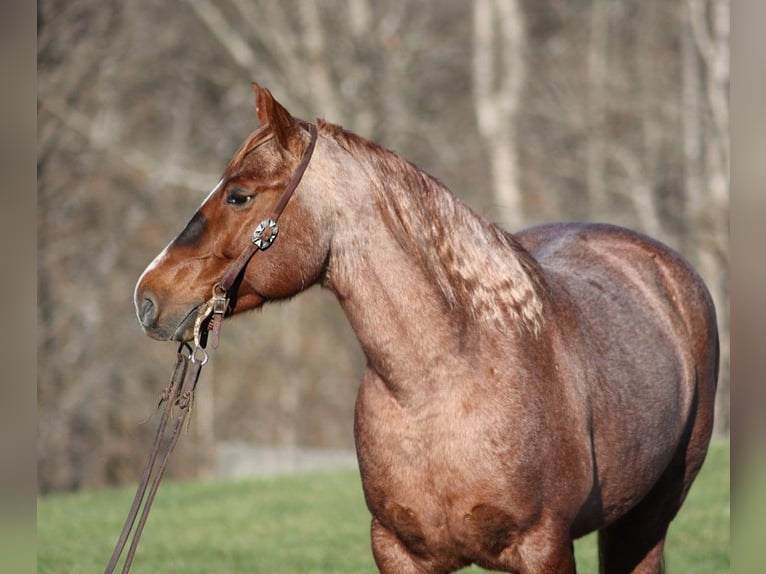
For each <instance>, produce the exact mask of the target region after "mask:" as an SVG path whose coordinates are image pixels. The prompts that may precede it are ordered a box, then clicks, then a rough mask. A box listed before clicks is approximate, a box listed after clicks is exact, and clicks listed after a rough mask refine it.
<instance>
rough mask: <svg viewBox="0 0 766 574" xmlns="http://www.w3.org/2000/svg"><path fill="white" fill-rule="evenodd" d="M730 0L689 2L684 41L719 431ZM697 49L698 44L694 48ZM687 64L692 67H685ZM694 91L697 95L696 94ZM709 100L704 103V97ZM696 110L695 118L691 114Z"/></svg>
mask: <svg viewBox="0 0 766 574" xmlns="http://www.w3.org/2000/svg"><path fill="white" fill-rule="evenodd" d="M729 9H730V3H729V0H687V2H686V16H687V18H686V21H687V22H688V26H687V30H686V31H685V32H686V36H687V37H686V38H685V39H684V42H685V44H684V68H685V69H684V90H683V94H684V97H685V98H688V99H685V100H684V106H688V107H685V108H684V110H685V151H686V154H685V158H686V162H687V165H686V180H687V181H686V183H687V192H688V194H689V195H688V198H687V199H688V201H689V210H690V216H691V218H692V220H693V221H694V224H695V227H696V229H695V230H694V232H693V233H692V236H693V239H692V241H693V244H694V245H695V247H696V251H697V252H696V263H697V268H698V270H699V272H700V274H701V275H702V276H703V278H704V279H705V280H706V282H707V284H708V287H709V288H710V292H711V295H712V296H713V301H714V302H715V305H716V309H717V311H718V326H719V329H720V332H721V374H720V386H719V392H718V396H717V403H716V426H715V432H716V433H721V432H725V431H726V430H728V428H729V388H730V380H729V357H730V345H729V333H730V328H729V306H728V304H727V283H726V277H727V273H726V267H727V265H728V253H729V230H728V216H729V208H728V199H729V198H728V196H729V183H728V182H729V166H730V153H729V141H730V138H729V108H728V89H729ZM693 48H696V52H695V51H694V49H693ZM687 67H688V69H687ZM692 92H695V93H696V94H698V95H694V94H693V93H692ZM700 95H701V96H703V97H704V98H705V102H706V104H707V105H706V106H704V105H703V103H702V101H701V100H700ZM695 108H696V117H693V114H694V113H695Z"/></svg>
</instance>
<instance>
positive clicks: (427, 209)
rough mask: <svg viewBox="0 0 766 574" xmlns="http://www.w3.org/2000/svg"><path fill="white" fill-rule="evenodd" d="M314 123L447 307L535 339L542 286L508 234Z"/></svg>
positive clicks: (364, 145) (394, 159)
mask: <svg viewBox="0 0 766 574" xmlns="http://www.w3.org/2000/svg"><path fill="white" fill-rule="evenodd" d="M320 125H321V128H322V130H323V132H324V133H326V134H329V135H332V136H333V137H334V138H335V139H336V141H338V143H340V144H341V145H342V146H343V147H344V148H345V149H347V150H348V151H349V152H350V153H351V154H352V155H354V157H355V158H356V159H357V160H358V161H359V162H360V165H362V166H363V167H364V169H365V170H366V171H367V174H368V176H369V178H370V180H371V181H372V182H373V186H372V187H373V193H374V199H375V202H376V205H377V207H378V209H379V211H380V214H381V216H382V219H383V221H384V223H385V225H387V226H388V228H389V229H390V231H391V233H392V234H393V235H394V237H395V238H396V240H397V241H398V242H399V243H400V245H401V246H402V248H403V249H405V250H406V251H408V252H409V253H410V254H411V255H413V256H414V257H415V258H416V259H417V260H419V262H420V263H421V265H422V266H423V268H424V269H425V271H426V272H427V273H428V275H430V277H431V278H432V279H433V281H434V282H435V283H436V285H437V286H438V288H439V291H440V292H441V294H442V296H443V298H444V300H445V301H446V303H447V304H448V306H449V307H450V308H451V309H453V310H454V311H456V312H459V313H465V314H467V316H468V318H470V319H471V320H473V321H476V322H479V323H482V324H484V325H486V326H490V327H493V328H499V329H502V328H503V327H506V326H507V325H508V324H509V323H513V324H515V325H518V326H519V327H521V328H522V329H524V330H526V331H528V332H531V333H534V334H537V333H539V331H540V328H541V325H542V321H543V306H544V305H543V302H544V299H545V298H546V285H545V281H544V279H543V276H542V273H541V271H540V268H539V266H538V265H537V262H536V261H535V260H534V259H533V258H532V256H531V255H530V254H529V253H528V252H527V251H526V250H525V249H524V248H523V247H521V245H520V244H519V243H518V242H517V241H516V240H515V239H514V238H513V236H512V235H510V234H508V233H506V232H504V231H503V230H502V229H500V228H499V227H498V226H496V225H495V224H493V223H492V222H490V221H489V220H487V219H485V218H483V217H481V216H480V215H478V214H477V213H475V212H474V211H472V210H471V208H470V207H468V206H467V205H466V204H465V203H463V202H462V201H461V200H460V199H458V198H457V197H455V196H454V195H453V194H452V193H451V192H450V191H449V190H448V189H447V188H446V186H444V185H443V184H442V183H441V182H439V181H438V180H437V179H435V178H433V177H432V176H430V175H428V174H427V173H426V172H424V171H422V170H421V169H419V168H418V167H417V166H415V165H414V164H412V163H410V162H408V161H406V160H405V159H403V158H401V157H400V156H398V155H397V154H396V153H394V152H392V151H390V150H387V149H384V148H382V147H381V146H378V145H377V144H375V143H372V142H369V141H367V140H365V139H363V138H361V137H359V136H356V135H355V134H352V133H350V132H346V131H345V130H343V129H342V128H339V127H338V126H334V125H332V124H327V123H324V122H323V123H321V124H320Z"/></svg>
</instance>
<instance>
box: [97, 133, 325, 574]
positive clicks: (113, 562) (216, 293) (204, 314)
mask: <svg viewBox="0 0 766 574" xmlns="http://www.w3.org/2000/svg"><path fill="white" fill-rule="evenodd" d="M299 123H300V125H301V126H302V127H303V128H305V129H306V130H307V131H308V132H309V135H310V136H311V137H310V139H309V143H308V145H307V146H306V149H305V150H304V151H303V156H302V157H301V161H300V163H299V164H298V167H297V168H296V170H295V172H294V173H293V175H292V177H291V178H290V181H288V182H287V186H286V187H285V190H284V191H283V192H282V196H281V197H280V198H279V201H278V202H277V204H276V205H275V206H274V210H273V211H272V212H271V215H269V217H268V218H266V219H264V220H263V221H261V222H260V223H259V224H258V225H257V226H256V228H255V230H254V231H253V237H252V241H251V243H250V245H248V246H247V247H246V248H245V249H244V251H242V253H241V254H240V255H239V257H238V258H237V259H236V260H234V261H233V262H232V263H231V265H229V267H228V268H227V269H226V272H225V273H224V275H223V277H222V278H221V281H220V282H219V283H216V285H215V286H214V287H213V296H212V297H211V298H210V299H209V300H208V301H207V302H205V303H204V304H203V305H201V306H200V308H199V310H198V311H197V318H196V320H195V322H194V347H193V348H192V347H191V346H190V345H189V344H188V343H181V345H180V347H179V348H178V353H177V358H176V365H175V368H174V369H173V374H172V375H171V377H170V383H169V385H168V387H167V388H166V389H165V391H163V393H162V395H161V398H160V403H159V405H158V407H159V406H160V405H162V404H163V403H165V408H164V409H163V412H162V415H161V418H160V422H159V426H158V427H157V433H156V435H155V437H154V442H153V443H152V447H151V449H150V451H149V456H148V457H147V460H146V464H145V465H144V472H143V475H142V477H141V481H140V482H139V485H138V488H137V489H136V495H135V497H134V499H133V504H132V505H131V507H130V511H129V512H128V517H127V519H126V520H125V524H124V526H123V528H122V532H120V536H119V538H118V539H117V544H116V545H115V547H114V551H113V552H112V556H111V558H110V560H109V563H108V564H107V567H106V569H105V570H104V574H112V573H113V572H114V569H115V568H116V567H117V563H118V562H119V560H120V556H121V555H122V552H123V550H124V548H125V545H126V543H127V541H128V537H129V535H130V532H131V530H133V526H134V524H135V521H136V518H137V517H138V512H139V508H141V517H140V519H139V521H138V525H137V526H136V530H135V531H133V537H132V540H131V543H130V547H129V549H128V553H127V555H126V557H125V561H124V563H123V566H122V573H123V574H126V573H127V572H128V571H129V570H130V566H131V564H132V563H133V557H134V555H135V553H136V549H137V547H138V541H139V539H140V538H141V533H142V532H143V528H144V524H145V523H146V520H147V518H148V516H149V509H150V508H151V506H152V502H153V501H154V497H155V495H156V493H157V489H158V488H159V485H160V481H161V480H162V477H163V475H164V474H165V470H166V468H167V464H168V461H169V459H170V455H171V453H172V452H173V449H174V448H175V445H176V442H177V441H178V437H179V436H180V434H181V429H182V428H183V427H184V422H185V420H186V417H187V415H188V413H190V412H191V408H192V403H193V401H194V391H195V390H196V388H197V381H198V379H199V376H200V372H201V370H202V366H203V365H204V364H205V363H206V362H207V359H208V356H207V352H206V351H205V345H206V343H207V333H208V332H209V333H211V336H212V339H211V344H212V346H213V348H216V347H218V338H219V333H220V329H221V323H222V322H223V317H224V315H225V314H226V311H227V309H228V306H229V298H228V293H229V290H230V289H231V288H232V286H233V285H234V283H235V282H236V280H237V277H239V275H240V273H242V271H243V269H244V268H245V267H246V266H247V263H248V262H249V261H250V259H251V258H252V256H253V255H254V254H255V253H256V251H259V250H260V251H264V250H266V249H268V248H269V247H270V246H271V244H272V243H274V240H275V239H276V237H277V234H278V233H279V226H278V225H277V222H278V221H279V216H280V215H282V212H283V211H284V209H285V207H286V206H287V203H288V202H289V201H290V197H292V195H293V192H294V191H295V188H296V187H298V184H299V183H300V181H301V178H302V177H303V174H304V172H305V171H306V168H307V167H308V165H309V161H310V160H311V155H312V154H313V153H314V146H315V145H316V140H317V127H316V126H315V125H314V124H312V123H308V122H304V121H302V120H299ZM208 319H210V320H209V321H207V320H208ZM206 322H207V326H206V328H205V323H206ZM173 407H176V408H177V410H178V414H177V415H176V418H175V423H174V424H173V430H172V434H171V438H170V442H169V443H168V445H167V448H166V449H165V451H164V453H163V455H162V457H161V460H160V465H159V467H158V469H157V471H156V472H154V473H153V471H154V464H155V461H156V460H157V455H158V453H159V450H160V443H161V442H162V437H163V435H164V434H165V431H166V428H167V427H168V422H169V420H170V419H171V418H172V416H173V415H172V411H173ZM152 474H154V477H153V479H152V484H151V488H150V489H149V495H148V497H146V489H147V486H148V485H149V480H150V479H151V478H152ZM142 505H143V507H142Z"/></svg>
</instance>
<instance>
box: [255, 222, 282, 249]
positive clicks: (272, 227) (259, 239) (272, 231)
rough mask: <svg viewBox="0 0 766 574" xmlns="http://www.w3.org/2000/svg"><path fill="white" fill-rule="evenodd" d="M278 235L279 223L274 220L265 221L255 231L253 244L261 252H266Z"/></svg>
mask: <svg viewBox="0 0 766 574" xmlns="http://www.w3.org/2000/svg"><path fill="white" fill-rule="evenodd" d="M278 233H279V226H278V225H277V222H276V221H274V220H273V219H264V220H263V221H261V222H260V223H259V224H258V226H257V227H256V228H255V231H253V244H254V245H255V246H256V247H257V248H258V249H260V250H261V251H265V250H266V249H268V248H269V247H271V244H272V243H274V240H275V239H276V238H277V234H278Z"/></svg>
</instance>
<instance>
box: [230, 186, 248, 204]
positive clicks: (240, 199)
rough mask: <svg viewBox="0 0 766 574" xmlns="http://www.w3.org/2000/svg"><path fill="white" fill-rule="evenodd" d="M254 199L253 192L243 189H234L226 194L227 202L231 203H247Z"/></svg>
mask: <svg viewBox="0 0 766 574" xmlns="http://www.w3.org/2000/svg"><path fill="white" fill-rule="evenodd" d="M252 200H253V194H251V193H248V192H246V191H243V190H241V189H237V188H235V189H232V190H231V191H229V193H228V194H227V195H226V203H228V204H229V205H238V206H242V205H247V204H248V203H250V202H251V201H252Z"/></svg>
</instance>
